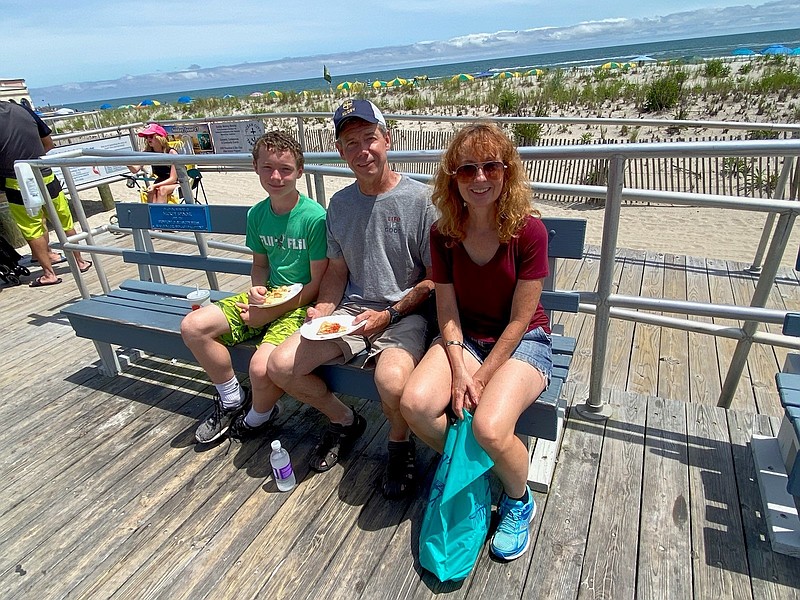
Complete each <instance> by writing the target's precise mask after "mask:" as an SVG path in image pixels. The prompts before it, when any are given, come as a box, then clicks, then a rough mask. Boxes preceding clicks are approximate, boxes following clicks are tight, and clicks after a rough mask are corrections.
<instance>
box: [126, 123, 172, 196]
mask: <svg viewBox="0 0 800 600" xmlns="http://www.w3.org/2000/svg"><path fill="white" fill-rule="evenodd" d="M138 136H139V137H141V138H144V139H145V145H146V147H145V149H144V151H145V152H162V153H164V154H177V153H178V152H177V151H176V150H175V149H174V148H172V147H171V146H170V145H169V140H167V131H166V130H165V129H164V128H163V127H162V126H161V125H159V124H158V123H150V124H149V125H148V126H147V127H145V128H144V129H142V131H140V132H139V133H138ZM128 168H129V169H130V170H131V173H134V174H135V173H138V172H140V171H142V170H143V168H144V167H143V166H141V165H129V166H128ZM151 169H152V171H153V177H155V181H153V182H152V183H150V184H149V185H148V186H147V188H146V189H145V192H146V193H147V202H148V203H150V204H166V203H167V201H168V200H169V197H170V195H171V194H172V192H174V191H175V189H176V188H177V187H178V185H179V184H178V172H177V171H176V170H175V165H153V166H152V167H151Z"/></svg>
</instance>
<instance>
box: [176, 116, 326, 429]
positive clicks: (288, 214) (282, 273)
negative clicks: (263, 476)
mask: <svg viewBox="0 0 800 600" xmlns="http://www.w3.org/2000/svg"><path fill="white" fill-rule="evenodd" d="M253 168H254V169H255V171H256V173H257V174H258V177H259V180H260V182H261V187H263V188H264V190H266V192H267V193H268V194H269V196H268V197H267V198H266V199H265V200H262V201H261V202H259V203H258V204H256V205H255V206H253V207H252V208H251V209H250V210H249V211H248V213H247V236H246V242H245V243H246V244H247V247H248V248H250V249H251V250H252V251H253V266H252V268H251V270H250V281H251V283H252V287H251V288H250V290H249V291H247V292H245V293H242V294H238V295H236V296H231V297H229V298H225V299H224V300H221V301H219V302H215V303H213V304H211V305H209V306H204V307H203V308H201V309H199V310H196V311H193V312H191V313H189V314H188V315H186V317H184V319H183V322H182V323H181V336H183V341H184V343H185V344H186V346H187V347H188V348H189V349H190V350H191V351H192V353H193V354H194V356H195V358H196V359H197V362H198V363H200V366H202V367H203V368H204V369H205V371H206V373H207V374H208V377H209V378H210V379H211V382H212V383H213V384H214V385H215V386H216V388H217V392H218V395H217V396H215V398H214V400H215V406H214V412H213V414H212V415H211V416H209V417H208V418H207V419H205V420H204V421H203V422H202V423H200V425H199V426H198V428H197V431H196V433H195V438H196V439H197V441H198V442H200V443H209V442H213V441H214V440H217V439H219V438H220V437H222V436H223V435H225V433H226V432H228V430H229V429H230V432H229V435H230V436H231V437H236V438H240V439H242V438H247V437H252V436H253V435H255V434H257V433H259V432H261V431H263V430H265V429H267V428H268V427H269V426H270V425H271V424H272V422H274V421H275V418H276V417H277V415H278V411H279V407H278V405H277V402H278V398H280V397H281V395H282V394H283V390H282V389H280V388H279V387H277V386H276V385H275V384H274V383H273V382H272V381H271V380H270V378H269V376H268V375H267V360H268V359H269V355H270V353H271V352H272V351H273V350H274V349H275V346H277V345H278V344H280V343H281V342H282V341H283V340H285V339H286V338H288V337H289V336H290V335H291V334H292V333H294V332H295V331H296V330H297V329H299V328H300V326H301V325H302V324H303V322H304V321H305V318H306V309H307V308H308V304H309V303H310V302H313V301H314V300H316V298H317V292H318V291H319V283H320V280H321V279H322V275H323V274H324V273H325V269H326V268H327V266H328V259H327V258H326V250H327V241H326V231H325V209H324V208H322V206H320V205H319V204H317V203H316V202H314V201H313V200H311V199H310V198H308V197H307V196H304V195H303V194H301V193H300V192H298V190H297V180H298V179H300V177H302V175H303V152H302V150H301V149H300V144H298V143H297V141H296V140H295V139H294V138H292V137H291V136H289V135H287V134H285V133H283V132H279V131H272V132H270V133H267V134H265V135H264V136H262V137H261V138H259V140H258V141H256V143H255V145H254V146H253ZM297 283H300V284H303V289H302V291H301V292H300V294H299V295H297V296H295V297H294V298H291V299H290V300H288V301H287V302H285V303H282V304H279V305H277V306H272V307H270V308H260V307H253V308H251V307H250V305H251V304H255V305H258V304H264V303H265V301H266V299H267V295H268V294H269V293H270V290H274V289H275V288H277V287H278V286H291V285H292V284H297ZM256 336H258V337H260V338H261V342H260V343H259V346H258V350H257V351H256V353H255V354H254V355H253V358H252V360H251V361H250V384H251V385H252V392H251V390H248V389H247V388H244V387H243V386H241V385H240V384H239V381H238V379H237V378H236V374H235V373H234V371H233V366H232V364H231V357H230V353H229V352H228V349H227V347H226V346H232V345H234V344H237V343H239V342H242V341H244V340H247V339H250V338H254V337H256ZM251 402H252V406H250V404H251ZM248 407H249V410H248Z"/></svg>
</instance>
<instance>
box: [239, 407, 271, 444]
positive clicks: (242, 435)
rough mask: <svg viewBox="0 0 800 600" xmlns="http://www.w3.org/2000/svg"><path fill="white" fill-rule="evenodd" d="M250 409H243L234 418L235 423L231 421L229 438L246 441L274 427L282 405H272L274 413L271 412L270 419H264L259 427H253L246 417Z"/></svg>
mask: <svg viewBox="0 0 800 600" xmlns="http://www.w3.org/2000/svg"><path fill="white" fill-rule="evenodd" d="M248 410H249V409H248ZM248 410H243V411H242V412H240V413H239V416H238V417H236V418H235V419H234V420H233V423H231V428H230V429H229V430H228V437H229V438H233V439H234V440H239V441H240V442H245V441H247V440H251V439H253V438H255V437H258V436H259V435H261V434H263V433H264V432H265V431H267V430H268V429H269V428H270V427H272V425H273V423H275V420H276V419H277V418H278V415H279V414H280V412H281V407H280V405H279V404H276V405H275V406H274V407H272V414H270V416H269V419H267V420H266V421H264V422H263V423H262V424H261V425H259V426H258V427H253V426H252V425H250V424H249V423H248V422H247V420H246V419H245V417H247V413H248Z"/></svg>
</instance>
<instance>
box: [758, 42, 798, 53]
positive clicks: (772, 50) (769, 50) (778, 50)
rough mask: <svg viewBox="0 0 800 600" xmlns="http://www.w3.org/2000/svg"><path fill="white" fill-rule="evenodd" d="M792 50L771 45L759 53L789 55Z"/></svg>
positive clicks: (779, 45)
mask: <svg viewBox="0 0 800 600" xmlns="http://www.w3.org/2000/svg"><path fill="white" fill-rule="evenodd" d="M791 53H792V49H791V48H787V47H786V46H784V45H782V44H773V45H772V46H768V47H766V48H764V49H763V50H762V51H761V54H767V55H771V54H791Z"/></svg>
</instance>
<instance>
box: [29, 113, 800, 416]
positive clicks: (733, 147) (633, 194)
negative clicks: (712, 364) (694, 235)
mask: <svg viewBox="0 0 800 600" xmlns="http://www.w3.org/2000/svg"><path fill="white" fill-rule="evenodd" d="M749 125H752V124H749ZM519 152H520V155H521V157H522V158H523V160H538V159H555V160H564V161H569V160H574V159H586V158H591V159H601V160H605V161H607V163H608V173H609V179H608V185H607V186H586V185H553V184H546V183H537V182H533V183H532V186H533V187H534V189H535V190H540V191H547V192H548V193H552V194H568V195H582V196H586V197H598V198H605V215H604V223H603V234H602V244H601V251H600V265H599V276H598V284H597V289H596V291H582V292H581V304H580V311H581V312H584V313H589V314H593V315H594V336H593V346H592V361H591V373H590V380H589V396H588V399H587V400H586V402H585V403H584V404H582V405H580V406H579V407H577V408H578V411H579V413H580V414H582V415H584V416H586V417H589V418H604V417H606V416H608V414H609V407H608V406H607V405H604V404H603V402H602V400H601V390H602V386H603V380H604V372H605V370H604V364H605V360H606V355H607V348H608V330H609V325H610V321H611V319H612V318H617V319H624V320H629V321H635V322H638V323H647V324H651V325H657V326H661V327H670V328H675V329H679V330H683V331H687V332H695V333H703V334H708V335H714V336H718V337H726V338H730V339H735V340H737V346H736V350H735V352H734V355H733V358H732V360H731V363H730V365H729V368H728V372H727V376H726V379H725V382H724V384H723V387H722V391H721V394H720V398H719V400H718V405H719V406H721V407H725V408H729V407H730V404H731V401H732V399H733V395H734V392H735V390H736V386H737V384H738V381H739V379H740V377H741V374H742V372H743V369H744V367H745V364H746V361H747V357H748V354H749V351H750V348H751V346H752V344H753V343H762V344H769V345H773V346H781V347H785V348H791V349H797V350H800V339H798V338H796V337H790V336H783V335H778V334H771V333H768V332H762V331H758V326H759V324H761V323H782V322H783V318H784V316H785V314H786V311H783V310H773V309H767V308H765V307H766V301H767V297H768V295H769V291H770V288H771V287H772V286H773V285H774V281H775V276H776V274H777V271H778V268H779V266H780V262H781V259H782V257H783V255H784V253H785V251H786V246H787V243H788V241H789V236H790V234H791V231H792V227H793V225H794V221H795V218H796V217H797V215H798V214H799V213H800V203H798V202H794V201H789V200H783V199H781V198H783V195H784V191H785V186H786V185H787V182H788V181H790V180H791V179H792V177H791V172H792V170H793V169H794V162H795V161H794V160H793V159H794V158H796V157H798V156H800V140H796V139H791V140H767V141H749V142H746V141H738V142H676V143H658V144H641V143H634V144H624V145H619V144H609V145H591V146H588V145H576V146H559V147H549V148H537V147H529V148H520V149H519ZM78 154H79V155H76V156H65V155H57V156H53V157H45V158H42V159H39V160H32V161H26V162H29V163H30V164H31V165H32V166H33V167H35V168H41V167H45V166H47V167H53V166H58V167H62V168H65V167H71V166H93V165H96V166H103V165H124V164H131V163H140V162H142V161H146V162H148V163H155V164H173V165H175V166H176V169H177V170H178V174H179V179H180V183H181V186H182V187H183V189H184V195H185V198H187V201H189V202H191V201H192V194H191V190H190V189H189V178H188V176H187V174H186V169H185V166H184V164H183V163H184V162H185V160H186V158H185V157H183V156H180V155H178V156H176V155H169V154H153V153H126V154H120V153H116V152H110V151H106V152H96V153H92V154H90V153H89V152H88V151H84V152H82V153H78ZM440 156H441V151H440V150H425V151H414V152H390V153H389V160H390V162H403V163H414V162H417V163H419V162H436V161H438V160H439V159H440ZM654 156H655V157H680V156H772V157H781V158H783V168H782V171H781V177H780V178H779V181H778V185H777V189H776V191H775V194H774V195H775V198H774V199H763V198H760V199H757V200H756V199H751V198H741V197H735V196H719V195H708V194H694V193H676V192H663V191H653V190H640V189H624V186H623V178H622V175H623V172H624V169H625V162H626V160H629V159H634V158H640V157H654ZM305 158H306V172H307V173H308V174H309V175H310V176H313V177H314V179H315V189H316V190H317V191H318V192H320V194H322V193H324V177H325V176H342V175H352V173H351V172H350V171H349V169H347V168H346V167H342V166H335V165H341V164H342V160H341V158H340V157H339V155H338V154H336V153H332V152H326V153H307V154H306V156H305ZM192 161H193V162H194V163H196V164H197V165H198V167H200V168H201V169H202V168H203V167H237V168H241V167H244V166H249V165H251V162H252V158H251V156H250V155H249V154H228V155H196V156H194V157H193V158H192ZM36 172H37V173H38V170H37V171H36ZM68 172H69V171H68V169H65V170H64V173H65V175H66V174H67V173H68ZM415 178H417V179H420V180H422V181H427V180H429V179H430V176H429V175H415ZM66 180H67V181H66V183H67V186H68V188H69V191H70V193H71V195H72V198H71V202H72V205H73V208H74V209H75V212H76V215H77V217H78V220H79V221H80V223H81V226H82V227H83V229H84V232H85V233H82V234H79V235H78V236H75V237H73V238H71V239H67V238H66V236H65V234H64V231H63V229H62V228H61V227H60V226H59V224H58V219H52V220H53V223H54V225H55V227H56V232H57V235H58V237H59V241H60V242H61V245H62V247H63V248H64V249H65V250H68V251H70V250H81V251H88V252H90V253H104V252H105V253H109V254H114V253H119V250H118V249H113V248H111V249H106V248H104V247H100V246H96V245H95V244H94V241H93V235H94V232H92V231H91V230H90V229H89V226H88V223H87V222H86V218H85V215H84V213H83V210H82V207H81V206H80V199H79V197H78V191H77V190H75V189H74V185H72V184H71V182H70V178H69V177H68V176H67V177H66ZM40 187H41V188H42V191H43V195H44V196H45V199H46V201H47V209H48V211H49V212H50V214H51V215H54V209H53V207H52V201H51V200H50V199H49V196H48V195H47V193H46V189H45V187H44V186H43V185H41V180H40ZM317 200H318V201H320V202H321V203H323V204H324V203H325V200H324V196H322V195H319V196H318V198H317ZM623 200H625V201H626V202H648V203H650V204H681V205H691V206H698V207H711V208H726V209H734V210H743V211H751V212H758V213H767V214H769V215H772V216H773V217H776V218H777V224H776V225H774V224H773V221H772V220H770V219H768V220H767V225H766V226H765V231H764V234H763V235H762V243H761V244H759V251H758V253H757V254H763V250H764V249H766V253H765V257H764V260H763V265H760V264H759V265H758V267H760V275H759V278H758V282H757V284H756V289H755V292H754V293H753V296H752V299H751V302H750V306H748V307H744V306H733V305H723V304H714V303H700V302H693V301H683V300H669V299H661V298H645V297H640V296H627V295H622V294H615V293H613V291H612V290H613V271H614V257H615V253H616V250H617V234H618V229H619V216H620V207H621V204H622V201H623ZM773 227H774V231H773ZM106 228H107V227H106ZM101 229H102V228H101ZM154 235H155V234H154ZM162 235H164V236H165V237H169V239H176V238H180V239H182V240H184V241H185V240H186V239H187V238H185V237H183V236H167V235H166V234H162ZM195 237H196V243H197V245H198V247H199V248H200V251H201V253H205V252H207V251H208V247H209V246H213V242H210V241H209V242H208V243H206V240H205V236H204V235H203V234H195ZM84 240H86V242H87V244H86V245H84V244H81V243H80V242H82V241H84ZM767 241H768V244H767ZM762 246H763V248H762ZM757 258H758V256H757ZM759 260H760V259H759ZM73 262H74V260H73ZM73 262H71V263H70V264H71V265H72V267H73V269H72V271H73V274H74V276H75V277H76V280H77V281H78V287H79V289H80V291H81V293H82V294H83V295H84V297H88V294H89V292H88V290H87V288H86V286H85V285H83V282H82V275H81V274H80V272H79V270H78V269H76V268H74V267H75V265H74V264H73ZM756 262H757V261H754V265H755V263H756ZM96 264H98V266H99V261H98V263H96ZM97 273H98V276H99V277H100V278H101V282H104V283H103V289H104V290H105V291H108V282H107V280H106V279H105V275H104V272H103V270H102V267H100V268H98V270H97ZM640 311H668V312H670V313H678V314H685V315H690V316H709V317H719V318H726V319H738V320H741V321H743V325H742V326H741V327H734V326H729V325H726V326H720V325H715V324H713V323H706V322H699V321H693V320H690V319H684V318H678V317H674V316H663V315H657V314H652V313H646V312H640Z"/></svg>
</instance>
